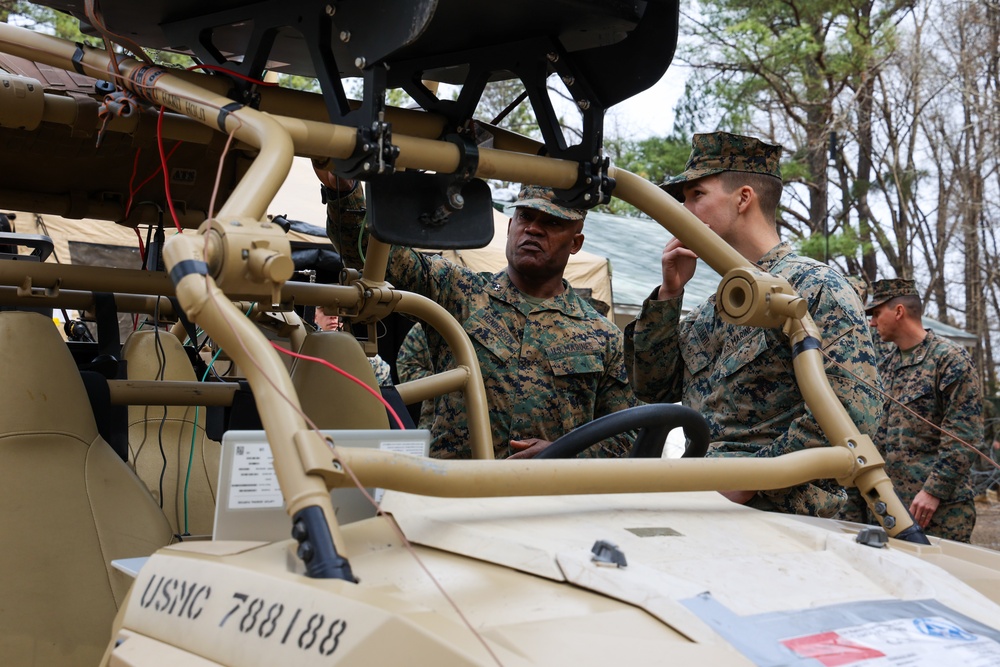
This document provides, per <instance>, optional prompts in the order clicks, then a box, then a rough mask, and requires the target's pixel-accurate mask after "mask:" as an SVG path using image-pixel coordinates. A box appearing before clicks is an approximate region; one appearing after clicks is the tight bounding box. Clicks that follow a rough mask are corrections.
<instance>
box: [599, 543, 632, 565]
mask: <svg viewBox="0 0 1000 667" xmlns="http://www.w3.org/2000/svg"><path fill="white" fill-rule="evenodd" d="M590 552H591V553H592V554H594V555H593V557H592V558H591V560H592V561H593V562H595V563H597V564H598V565H613V566H615V567H628V562H627V561H626V560H625V554H624V553H622V550H621V549H619V548H618V545H616V544H612V543H611V542H608V541H607V540H597V541H596V542H594V546H593V547H591V548H590Z"/></svg>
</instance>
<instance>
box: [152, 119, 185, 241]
mask: <svg viewBox="0 0 1000 667" xmlns="http://www.w3.org/2000/svg"><path fill="white" fill-rule="evenodd" d="M166 110H167V108H166V107H163V106H161V107H160V116H159V117H158V118H157V119H156V146H157V148H159V149H160V165H161V166H162V167H163V191H164V193H166V195H167V206H168V207H169V208H170V217H172V218H173V219H174V227H176V228H177V232H178V233H180V234H183V233H184V230H183V229H181V223H180V221H179V220H178V219H177V211H175V210H174V199H173V197H172V196H171V195H170V171H169V170H168V169H167V156H166V154H165V153H164V151H163V116H165V115H166ZM174 148H176V146H175V147H174ZM154 176H155V174H154Z"/></svg>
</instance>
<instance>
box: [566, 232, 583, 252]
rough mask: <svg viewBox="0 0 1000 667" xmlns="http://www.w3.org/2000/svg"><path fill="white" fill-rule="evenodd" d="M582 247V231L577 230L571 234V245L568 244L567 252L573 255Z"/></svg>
mask: <svg viewBox="0 0 1000 667" xmlns="http://www.w3.org/2000/svg"><path fill="white" fill-rule="evenodd" d="M581 248H583V232H578V233H577V234H575V235H574V236H573V245H572V246H570V249H569V254H571V255H575V254H576V253H578V252H580V249H581Z"/></svg>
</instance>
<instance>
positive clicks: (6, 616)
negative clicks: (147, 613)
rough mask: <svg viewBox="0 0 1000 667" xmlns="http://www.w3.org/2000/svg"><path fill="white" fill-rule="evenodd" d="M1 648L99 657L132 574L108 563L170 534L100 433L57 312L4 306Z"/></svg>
mask: <svg viewBox="0 0 1000 667" xmlns="http://www.w3.org/2000/svg"><path fill="white" fill-rule="evenodd" d="M0 340H2V341H3V345H2V346H0V368H2V369H3V373H4V393H3V408H2V409H0V532H2V534H3V543H2V544H3V546H0V572H2V573H3V575H2V576H0V655H2V656H3V663H4V664H8V665H74V666H75V665H94V664H97V663H98V662H99V661H100V659H101V656H102V654H103V652H104V650H105V648H106V646H107V644H108V642H109V641H110V639H111V627H112V622H113V621H114V617H115V614H116V613H117V611H118V607H119V605H120V604H121V603H122V602H123V601H124V599H125V596H126V594H127V592H128V588H129V586H130V585H131V578H130V577H128V576H127V575H125V574H123V573H121V572H119V571H118V570H116V569H114V568H113V567H112V566H111V561H112V560H114V559H120V558H134V557H141V556H148V555H150V554H152V553H153V552H154V551H156V550H157V549H159V548H160V547H162V546H165V545H166V544H168V543H169V542H170V539H171V532H170V526H169V524H168V523H167V520H166V519H165V518H164V516H163V513H162V512H161V511H160V508H159V507H157V505H156V502H155V501H154V500H153V498H152V497H151V496H150V494H149V491H148V490H147V489H146V487H145V486H144V485H143V483H142V482H141V481H140V480H139V479H138V478H137V477H136V476H135V474H134V473H133V472H132V470H131V469H130V468H129V467H128V465H127V464H126V463H125V462H124V461H122V460H121V458H120V457H119V456H118V455H117V454H116V453H115V452H114V451H113V450H112V449H111V447H110V446H109V445H108V444H107V443H106V442H105V441H104V439H103V438H101V437H100V435H99V434H98V431H97V424H96V422H95V420H94V415H93V412H92V411H91V407H90V401H89V400H88V398H87V392H86V390H85V389H84V386H83V380H81V379H80V373H79V372H78V371H77V367H76V364H75V363H74V362H73V357H72V355H71V354H70V352H69V350H68V349H67V347H66V344H65V342H63V340H62V338H61V337H60V336H59V333H58V332H57V330H56V327H55V326H54V325H53V323H52V320H51V319H49V318H47V317H44V316H42V315H39V314H37V313H29V312H2V313H0Z"/></svg>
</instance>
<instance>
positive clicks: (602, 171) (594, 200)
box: [555, 155, 615, 208]
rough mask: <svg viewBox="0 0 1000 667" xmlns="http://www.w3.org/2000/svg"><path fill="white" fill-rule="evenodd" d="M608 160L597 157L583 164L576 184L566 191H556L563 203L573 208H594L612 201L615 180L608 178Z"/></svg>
mask: <svg viewBox="0 0 1000 667" xmlns="http://www.w3.org/2000/svg"><path fill="white" fill-rule="evenodd" d="M609 165H610V161H609V159H608V158H604V159H603V160H602V159H601V156H600V155H595V156H594V157H593V158H592V159H591V160H590V162H581V163H580V165H579V171H578V172H577V174H578V175H577V179H576V183H574V184H573V187H571V188H568V189H566V190H555V195H556V197H557V198H558V199H559V200H560V202H561V203H564V204H566V205H567V206H569V207H571V208H593V207H595V206H600V205H601V204H607V203H608V202H610V201H611V193H612V192H613V191H614V189H615V179H613V178H610V177H609V176H608V167H609Z"/></svg>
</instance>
